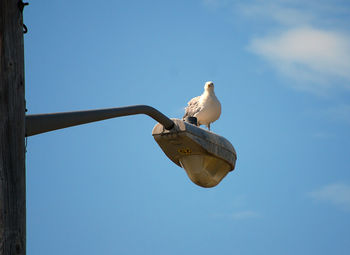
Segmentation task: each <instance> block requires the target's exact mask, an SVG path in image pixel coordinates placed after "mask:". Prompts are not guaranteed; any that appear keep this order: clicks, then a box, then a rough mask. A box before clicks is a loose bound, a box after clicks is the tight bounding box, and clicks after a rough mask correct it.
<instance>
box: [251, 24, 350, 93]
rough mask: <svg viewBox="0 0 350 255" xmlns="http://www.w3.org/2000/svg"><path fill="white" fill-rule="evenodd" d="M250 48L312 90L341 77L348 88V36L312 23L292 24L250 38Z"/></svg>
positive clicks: (349, 79)
mask: <svg viewBox="0 0 350 255" xmlns="http://www.w3.org/2000/svg"><path fill="white" fill-rule="evenodd" d="M249 48H250V49H251V50H252V51H253V52H254V53H256V54H258V55H260V56H262V57H263V58H265V59H267V60H268V61H269V62H270V63H271V64H272V65H273V66H274V67H275V68H276V69H277V70H279V71H280V72H281V73H283V74H284V75H287V76H288V77H290V78H293V79H294V80H295V81H301V82H310V83H311V84H302V85H301V86H302V87H301V88H304V89H308V90H315V89H319V88H326V87H331V86H334V84H337V81H339V80H341V81H343V82H345V83H346V86H347V87H348V88H350V84H349V83H350V37H349V36H347V35H345V34H342V33H340V32H335V31H328V30H321V29H316V28H312V27H302V28H293V29H289V30H286V31H284V32H281V33H279V34H277V35H273V36H265V37H260V38H255V39H253V40H252V42H251V44H250V46H249Z"/></svg>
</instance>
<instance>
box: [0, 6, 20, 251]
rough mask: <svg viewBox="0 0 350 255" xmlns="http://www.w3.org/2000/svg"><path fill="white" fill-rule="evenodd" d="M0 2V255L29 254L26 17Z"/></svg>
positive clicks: (16, 8)
mask: <svg viewBox="0 0 350 255" xmlns="http://www.w3.org/2000/svg"><path fill="white" fill-rule="evenodd" d="M19 2H20V1H18V0H0V255H12V254H21V255H22V254H25V253H26V199H25V196H26V192H25V191H26V185H25V144H24V132H25V129H24V120H25V99H24V52H23V51H24V50H23V18H22V13H21V10H20V6H19Z"/></svg>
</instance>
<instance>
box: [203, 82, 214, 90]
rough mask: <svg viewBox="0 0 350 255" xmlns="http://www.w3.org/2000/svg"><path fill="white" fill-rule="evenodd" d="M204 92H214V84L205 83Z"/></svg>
mask: <svg viewBox="0 0 350 255" xmlns="http://www.w3.org/2000/svg"><path fill="white" fill-rule="evenodd" d="M204 90H205V91H208V92H212V91H214V83H213V82H212V81H207V82H206V83H205V85H204Z"/></svg>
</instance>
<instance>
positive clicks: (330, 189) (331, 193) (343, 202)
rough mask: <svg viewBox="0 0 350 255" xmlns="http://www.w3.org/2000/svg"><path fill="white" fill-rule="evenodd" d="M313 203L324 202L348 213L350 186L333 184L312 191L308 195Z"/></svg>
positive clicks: (349, 209)
mask: <svg viewBox="0 0 350 255" xmlns="http://www.w3.org/2000/svg"><path fill="white" fill-rule="evenodd" d="M308 196H309V197H311V198H312V199H313V200H315V201H319V202H326V203H330V204H333V205H336V206H338V207H340V208H342V209H344V210H347V211H350V186H349V185H346V184H343V183H333V184H329V185H326V186H324V187H321V188H319V189H317V190H314V191H312V192H310V193H309V194H308Z"/></svg>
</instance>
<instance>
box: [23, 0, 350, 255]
mask: <svg viewBox="0 0 350 255" xmlns="http://www.w3.org/2000/svg"><path fill="white" fill-rule="evenodd" d="M349 14H350V3H349V1H341V0H335V1H325V0H321V1H314V0H310V1H307V3H305V1H299V0H294V1H288V0H286V1H279V0H268V1H258V0H255V1H230V0H197V1H194V0H193V1H183V0H182V1H181V0H180V1H151V2H150V1H140V0H138V1H136V0H135V1H107V0H103V1H98V2H97V1H90V0H85V1H80V0H77V1H63V0H62V1H35V2H30V5H29V6H28V7H26V8H25V11H24V21H25V24H26V25H27V27H28V33H27V34H25V59H26V63H25V65H26V101H27V108H28V113H29V114H34V113H46V112H62V111H74V110H85V109H97V108H107V107H118V106H126V105H134V104H148V105H151V106H153V107H155V108H157V109H158V110H160V111H161V112H163V113H164V114H166V115H167V116H169V117H173V118H181V117H182V115H183V111H184V107H185V106H186V103H187V102H188V100H189V99H191V98H192V97H194V96H198V95H200V94H201V93H202V90H203V86H204V83H205V82H206V81H208V80H212V81H214V83H215V91H216V95H217V97H218V98H219V100H220V101H221V103H222V115H221V118H220V119H219V120H218V121H217V122H215V123H214V124H212V130H213V132H216V133H217V134H220V135H222V136H224V137H225V138H227V139H228V140H229V141H230V142H231V143H232V144H233V145H234V147H235V149H236V151H237V153H238V160H237V164H236V169H235V171H233V172H231V173H230V174H229V175H228V176H227V177H226V178H225V179H224V180H223V181H222V182H221V183H220V184H219V185H218V186H217V187H214V188H211V189H204V188H201V187H199V186H196V185H195V184H193V183H192V182H191V181H190V180H189V179H188V178H187V176H186V173H185V171H183V169H181V168H179V167H178V166H176V165H174V164H173V163H172V162H171V161H170V160H169V159H168V158H167V157H166V156H165V155H164V154H163V152H162V151H161V149H160V148H159V147H158V145H157V144H156V142H155V141H154V139H153V137H152V135H151V132H152V128H153V126H154V125H155V124H156V123H155V121H154V120H153V119H150V118H148V117H147V116H141V115H140V116H132V117H123V118H117V119H113V120H107V121H103V122H97V123H93V124H88V125H83V126H78V127H73V128H69V129H63V130H59V131H55V132H50V133H46V134H41V135H38V136H33V137H29V138H28V141H27V142H28V143H27V154H26V157H27V246H28V254H152V255H153V254H161V255H164V254H169V255H171V254H203V255H204V254H214V253H215V254H242V255H244V254H269V255H273V254H278V255H280V254H293V255H294V254H299V255H302V254H337V255H338V254H339V255H341V254H348V253H349V250H350V242H349V238H350V221H349V216H350V169H349V165H350V157H349V147H350V132H349V128H350V18H349V17H350V15H349Z"/></svg>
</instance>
